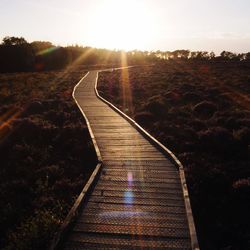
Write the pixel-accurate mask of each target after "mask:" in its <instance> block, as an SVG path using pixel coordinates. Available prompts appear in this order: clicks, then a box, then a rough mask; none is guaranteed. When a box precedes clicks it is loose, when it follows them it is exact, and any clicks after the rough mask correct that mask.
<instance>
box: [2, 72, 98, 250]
mask: <svg viewBox="0 0 250 250" xmlns="http://www.w3.org/2000/svg"><path fill="white" fill-rule="evenodd" d="M85 72H86V69H85V68H74V69H71V70H70V71H69V72H67V71H47V72H37V73H13V74H1V75H0V157H1V170H0V214H1V218H0V248H1V249H2V248H3V249H46V248H47V247H48V244H49V240H50V239H51V237H52V236H53V234H54V232H55V231H56V230H57V228H58V227H59V226H60V224H61V223H62V221H63V220H64V218H65V216H66V214H67V213H68V211H69V209H70V208H71V206H72V204H73V203H74V201H75V198H76V197H77V196H78V194H79V193H80V191H81V189H82V188H83V186H84V184H85V183H86V181H87V180H88V177H89V176H90V174H91V173H92V171H93V169H94V167H95V165H96V162H97V160H96V155H95V151H94V148H93V145H92V141H91V139H90V136H89V132H88V129H87V127H86V124H85V121H84V119H83V117H82V115H81V113H80V111H79V110H78V108H77V106H76V104H75V103H74V101H73V99H72V96H71V94H72V90H73V87H74V85H75V84H76V83H77V82H78V81H79V80H80V79H81V78H82V77H83V75H84V74H85Z"/></svg>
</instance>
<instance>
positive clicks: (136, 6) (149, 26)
mask: <svg viewBox="0 0 250 250" xmlns="http://www.w3.org/2000/svg"><path fill="white" fill-rule="evenodd" d="M148 7H149V6H147V5H145V2H144V4H143V1H132V0H126V1H118V0H105V1H102V2H101V3H100V4H98V6H96V9H95V11H94V12H93V16H92V21H91V22H92V23H91V24H90V25H91V30H90V32H91V37H92V40H93V44H94V46H96V47H103V48H109V49H123V50H133V49H145V48H146V47H148V45H149V44H150V41H151V38H152V31H153V18H152V15H151V13H150V10H149V8H148Z"/></svg>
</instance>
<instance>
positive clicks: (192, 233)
mask: <svg viewBox="0 0 250 250" xmlns="http://www.w3.org/2000/svg"><path fill="white" fill-rule="evenodd" d="M115 70H117V69H115ZM99 72H101V71H98V73H97V77H96V82H95V93H96V96H97V97H98V98H99V99H100V100H102V101H103V102H105V103H106V104H107V105H108V106H109V107H111V108H112V109H113V110H114V111H116V112H117V113H119V114H120V115H121V116H122V117H123V118H125V119H126V120H127V121H128V122H129V123H130V124H131V125H132V126H133V127H134V128H135V129H136V130H137V131H138V132H139V133H140V134H141V135H143V136H144V137H145V138H146V139H148V140H149V141H151V142H152V143H153V144H154V145H155V146H156V147H157V148H158V149H159V150H160V151H161V152H162V153H163V154H165V155H166V156H168V157H169V160H170V161H171V162H172V163H173V164H174V165H175V166H176V167H177V168H178V170H179V175H180V179H181V184H182V185H181V186H182V191H183V198H184V202H185V208H186V214H187V219H188V226H189V232H190V238H191V246H192V249H193V250H199V249H200V248H199V243H198V239H197V234H196V229H195V223H194V218H193V213H192V208H191V203H190V199H189V193H188V189H187V183H186V177H185V172H184V168H183V165H182V164H181V162H180V161H179V160H178V158H177V157H176V156H175V155H174V153H173V152H172V151H170V150H169V149H168V148H167V147H165V146H164V145H163V144H162V143H160V142H159V141H158V140H157V139H156V138H154V137H153V136H151V135H150V134H149V133H148V132H147V131H146V130H145V129H143V128H142V127H141V126H140V125H139V124H138V123H137V122H136V121H134V120H133V119H132V118H130V117H129V116H128V115H126V114H125V113H123V112H122V111H121V110H120V109H118V108H117V107H116V106H114V105H113V104H112V103H110V102H109V101H107V100H106V99H105V98H103V97H102V96H100V94H99V92H98V90H97V85H98V74H99Z"/></svg>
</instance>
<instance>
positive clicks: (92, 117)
mask: <svg viewBox="0 0 250 250" xmlns="http://www.w3.org/2000/svg"><path fill="white" fill-rule="evenodd" d="M97 77H98V72H97V71H92V72H89V73H88V75H86V76H85V78H83V79H82V80H81V81H80V83H79V84H78V85H77V86H76V88H75V92H74V97H75V99H76V101H77V103H78V105H79V106H80V108H81V109H82V111H83V112H84V113H85V115H86V117H87V119H88V121H89V124H90V126H91V129H92V132H93V134H94V137H95V140H96V142H97V145H98V148H99V150H100V153H101V157H102V162H103V166H102V170H101V173H100V177H99V179H98V181H97V183H96V185H95V187H94V189H93V192H92V193H91V195H90V197H89V199H88V201H87V202H86V204H85V206H84V208H83V210H82V212H81V215H80V216H79V218H78V220H77V222H76V224H75V226H74V227H73V230H72V231H71V232H70V234H69V237H68V239H67V241H66V243H65V245H64V249H198V246H197V248H196V247H195V244H193V242H192V240H191V238H192V237H191V236H192V232H190V222H189V219H188V218H189V217H190V215H189V216H187V210H186V208H187V206H186V204H185V198H184V195H183V187H182V182H181V178H180V173H179V171H178V169H177V167H176V165H174V164H173V163H171V161H170V160H169V159H168V158H169V157H167V156H166V154H163V153H161V152H160V151H159V150H158V149H157V147H156V146H154V145H153V143H152V142H150V140H148V139H146V138H145V136H143V133H140V132H139V131H138V130H137V129H136V128H135V127H134V126H132V125H131V124H130V123H129V122H128V121H127V120H126V119H124V117H122V116H121V115H120V114H119V113H118V112H116V111H115V110H114V109H112V108H111V107H110V106H109V105H107V104H106V103H104V102H103V101H102V100H101V99H100V98H98V97H97V95H96V92H95V83H96V81H97ZM191 219H192V218H191ZM190 235H191V236H190ZM193 236H194V235H193ZM195 237H196V236H195Z"/></svg>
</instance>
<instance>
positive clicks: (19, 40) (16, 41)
mask: <svg viewBox="0 0 250 250" xmlns="http://www.w3.org/2000/svg"><path fill="white" fill-rule="evenodd" d="M22 44H27V41H26V40H25V39H24V38H23V37H14V36H6V37H4V38H3V42H2V45H7V46H11V45H22Z"/></svg>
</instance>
